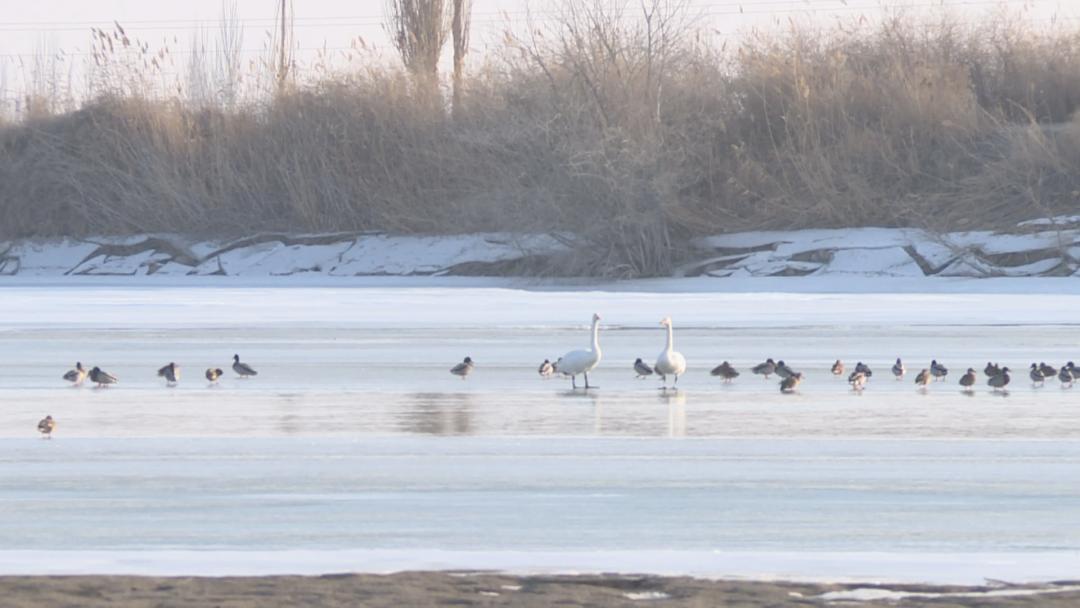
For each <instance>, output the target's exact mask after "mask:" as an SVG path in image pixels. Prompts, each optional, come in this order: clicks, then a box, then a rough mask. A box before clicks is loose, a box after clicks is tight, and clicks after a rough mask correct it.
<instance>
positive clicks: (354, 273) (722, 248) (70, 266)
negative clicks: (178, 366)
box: [0, 218, 1080, 285]
mask: <svg viewBox="0 0 1080 608" xmlns="http://www.w3.org/2000/svg"><path fill="white" fill-rule="evenodd" d="M691 245H692V249H693V251H695V252H696V253H695V254H694V257H695V259H694V260H692V261H690V262H688V263H686V264H683V265H682V266H680V267H679V268H677V269H676V270H675V271H674V272H673V276H674V277H700V278H703V279H715V278H731V279H738V278H764V277H771V278H787V277H813V278H815V279H825V278H831V279H833V280H834V281H835V283H834V284H837V285H843V284H845V283H850V282H851V279H853V278H860V279H862V278H871V277H875V278H890V279H926V278H927V277H934V278H939V277H940V278H992V277H998V278H1001V277H1025V278H1026V277H1072V276H1077V275H1078V274H1080V228H1077V227H1075V225H1074V224H1073V223H1071V221H1068V218H1064V219H1062V218H1049V219H1046V220H1045V221H1044V222H1043V223H1032V222H1025V223H1024V224H1023V225H1021V226H1018V227H1017V230H1016V231H1015V232H1011V233H995V232H989V231H979V232H957V233H948V234H933V233H930V232H926V231H923V230H913V229H900V228H858V229H842V230H840V229H837V230H798V231H789V232H743V233H733V234H725V235H720V236H714V237H708V238H701V239H696V240H695V241H693V242H692V243H691ZM563 255H572V253H571V252H569V250H568V249H567V247H566V245H565V244H564V243H563V241H562V240H561V239H560V238H558V237H557V236H553V235H537V234H506V233H483V234H471V235H457V236H391V235H386V234H358V233H336V234H323V235H284V234H260V235H255V236H251V237H246V238H243V239H236V240H231V241H194V240H191V239H186V238H183V237H179V236H176V235H145V236H134V237H122V238H108V237H101V238H88V239H84V240H75V239H52V240H20V241H13V242H7V243H2V242H0V276H8V277H23V278H26V277H37V278H48V277H54V278H59V277H80V276H84V277H97V278H100V277H134V276H137V277H149V276H153V277H158V278H179V277H215V278H219V277H238V278H245V279H249V280H250V279H267V280H274V281H280V280H281V279H282V278H284V277H288V278H290V279H301V277H303V279H301V280H311V278H312V277H325V278H355V277H515V276H517V277H520V276H527V275H529V274H530V273H532V272H535V271H536V270H537V269H538V268H541V267H543V268H546V269H548V270H550V269H551V268H558V267H559V264H558V263H557V258H558V256H563ZM717 283H721V282H717Z"/></svg>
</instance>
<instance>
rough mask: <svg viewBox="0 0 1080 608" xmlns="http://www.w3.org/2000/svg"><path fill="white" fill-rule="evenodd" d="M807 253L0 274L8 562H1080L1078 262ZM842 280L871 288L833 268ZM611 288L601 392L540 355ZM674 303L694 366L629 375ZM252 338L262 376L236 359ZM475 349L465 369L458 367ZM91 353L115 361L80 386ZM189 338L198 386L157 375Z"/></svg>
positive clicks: (718, 570) (1068, 565)
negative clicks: (338, 272)
mask: <svg viewBox="0 0 1080 608" xmlns="http://www.w3.org/2000/svg"><path fill="white" fill-rule="evenodd" d="M810 278H811V277H807V278H806V279H769V280H763V279H746V280H735V281H732V282H731V283H728V285H729V289H735V287H736V286H741V287H742V288H743V289H766V291H751V292H745V293H739V292H732V293H726V292H720V291H716V290H715V289H714V288H712V287H710V286H709V285H710V283H709V282H710V281H711V280H710V279H701V280H693V279H688V280H658V281H644V282H637V283H629V284H618V285H617V286H614V287H615V288H616V289H617V290H616V291H599V290H588V291H582V290H574V289H569V288H566V287H565V286H562V287H560V286H557V285H552V284H542V285H528V286H527V287H528V288H527V289H522V288H513V287H511V285H513V283H512V282H506V281H501V282H498V284H499V285H500V286H499V287H447V285H459V286H460V285H468V284H484V283H485V282H483V281H480V282H479V283H473V281H474V280H465V281H455V280H452V279H431V278H427V279H423V280H422V281H421V280H420V279H414V280H413V281H414V282H412V283H411V285H412V286H411V287H400V286H399V287H393V286H390V285H393V284H395V283H398V284H400V283H401V281H400V280H379V281H375V280H372V281H371V282H369V283H366V284H369V285H380V286H372V287H365V288H361V287H355V280H353V279H350V284H351V285H353V286H349V287H342V286H340V285H339V286H334V285H333V282H334V281H333V280H332V279H327V278H325V277H321V278H320V279H319V281H321V282H322V284H321V286H318V287H303V286H302V285H304V282H303V281H300V280H298V279H296V278H291V279H289V280H290V281H295V283H294V285H296V286H295V287H290V288H280V287H260V286H258V282H257V281H250V282H249V283H248V284H247V285H246V286H231V287H220V286H219V287H214V286H213V285H214V284H215V283H214V279H217V277H188V278H185V279H183V281H184V282H185V284H187V285H190V286H188V287H179V286H177V284H176V283H175V282H173V281H175V280H176V279H171V278H170V279H168V281H162V282H161V283H160V284H159V286H154V281H152V280H151V279H153V277H143V278H140V279H132V278H123V277H119V278H108V279H105V278H87V277H83V278H80V279H71V278H64V279H63V280H62V281H60V282H59V283H60V284H58V282H55V281H51V282H50V281H44V280H40V281H35V280H28V279H18V280H17V281H15V282H14V283H15V284H14V285H12V286H9V287H5V288H4V289H3V292H2V295H3V297H0V436H2V437H4V441H3V442H0V511H2V512H3V513H4V515H5V516H4V517H3V518H0V546H2V547H3V548H4V551H0V573H10V574H15V573H72V574H74V573H94V572H97V573H107V572H112V573H120V572H124V573H143V574H216V575H223V574H269V573H308V574H311V573H322V572H328V571H344V570H353V571H374V572H382V571H394V570H401V569H419V568H436V569H437V568H494V569H506V570H511V571H521V572H545V571H558V572H568V571H570V572H572V571H581V572H595V571H638V572H659V573H668V574H676V573H688V574H696V575H702V576H718V577H719V576H752V577H772V578H820V579H840V578H842V579H853V580H905V581H930V582H965V583H977V582H980V581H981V578H982V577H993V578H1001V579H1005V580H1010V581H1022V580H1050V579H1059V578H1066V577H1068V576H1071V575H1073V574H1075V572H1076V568H1077V567H1078V566H1080V563H1078V559H1080V558H1078V556H1080V520H1078V515H1077V509H1076V505H1077V504H1080V406H1078V401H1077V400H1078V399H1080V392H1076V391H1080V388H1078V389H1075V390H1063V389H1062V388H1061V387H1060V386H1059V385H1058V384H1057V383H1056V382H1048V383H1047V386H1046V387H1045V388H1040V389H1036V388H1032V387H1031V386H1030V384H1029V383H1026V382H1024V381H1023V378H1024V376H1023V371H1022V370H1023V369H1025V368H1026V366H1027V364H1028V363H1030V362H1032V361H1047V362H1050V363H1053V364H1054V365H1060V364H1061V363H1063V362H1064V361H1066V360H1069V359H1077V358H1078V357H1077V351H1076V348H1077V346H1076V345H1077V344H1080V325H1078V324H1077V323H1076V322H1075V321H1074V313H1075V311H1076V310H1077V308H1078V305H1080V285H1078V282H1076V281H1072V280H1069V279H1000V280H997V279H995V280H984V281H978V280H964V281H957V280H948V279H935V280H933V282H928V279H925V278H921V277H920V278H917V279H913V280H910V281H909V280H908V279H905V278H890V279H880V280H873V279H859V280H857V281H851V280H849V279H845V280H844V281H840V280H836V282H835V283H833V284H831V287H829V281H824V282H823V281H820V280H818V281H816V282H810V281H809V280H808V279H810ZM228 281H230V283H229V285H234V284H235V282H240V283H244V282H245V281H246V279H244V278H228ZM711 283H712V284H715V283H716V281H711ZM61 284H62V285H63V286H61ZM218 284H219V285H220V283H218ZM315 284H318V282H315ZM928 284H932V285H940V286H941V290H940V292H938V293H921V292H918V291H915V290H917V289H920V288H921V289H925V286H926V285H928ZM418 285H429V286H428V287H420V286H418ZM430 285H442V286H440V287H433V286H430ZM783 286H791V287H792V288H794V289H795V291H789V292H777V291H768V289H773V290H775V289H779V288H781V287H783ZM800 286H801V287H802V288H803V289H805V290H806V291H805V292H802V293H800V292H799V291H798V289H799V288H800ZM886 286H891V287H900V288H904V289H907V290H910V291H911V293H880V292H878V293H874V292H873V291H874V290H882V289H885V288H886ZM920 286H921V287H920ZM843 287H849V288H851V289H863V290H866V291H870V292H871V293H820V290H822V289H826V288H832V289H840V288H843ZM1040 290H1041V291H1042V293H1040ZM593 311H597V312H600V313H601V314H602V315H603V316H604V321H603V324H602V330H601V344H602V346H603V349H604V361H603V362H602V363H601V366H600V367H599V368H598V369H597V370H596V372H595V373H594V374H591V375H590V379H591V380H592V381H593V382H595V383H596V384H598V385H599V386H600V387H601V388H600V389H597V390H595V391H589V392H588V393H585V392H584V391H576V392H575V391H571V390H569V385H568V383H567V382H565V381H563V380H561V379H552V380H547V381H545V380H541V379H540V378H539V377H538V375H537V374H536V367H537V366H538V365H539V362H540V361H542V360H543V359H544V358H551V359H554V358H556V357H558V356H559V355H560V354H562V353H563V352H566V351H567V350H570V349H574V348H580V347H583V346H585V344H586V343H587V341H588V337H587V323H588V320H589V317H590V315H591V313H592V312H593ZM668 314H670V315H672V316H673V317H674V320H675V331H676V334H675V336H676V348H677V349H679V350H680V351H681V352H683V353H684V354H685V355H686V357H687V359H688V360H689V364H690V367H689V370H688V372H687V374H686V375H685V376H684V377H683V378H681V379H680V380H679V386H680V390H678V391H661V390H658V382H657V381H656V380H641V381H638V380H635V379H633V377H632V374H631V372H630V365H631V362H632V361H633V360H634V358H636V357H643V358H645V359H646V360H647V361H651V360H654V359H655V357H656V355H657V354H658V353H659V351H660V350H661V349H662V348H663V341H664V335H663V331H662V330H661V328H660V327H659V325H658V321H659V319H660V317H662V316H664V315H668ZM233 353H239V354H240V356H241V358H242V359H243V360H245V361H246V362H248V363H250V364H252V365H253V366H254V367H256V368H257V369H258V370H259V371H260V375H259V376H257V377H255V378H251V379H247V380H240V379H237V378H235V377H233V374H232V373H231V372H230V371H229V363H230V361H231V356H232V354H233ZM465 355H470V356H472V357H473V358H474V359H475V360H476V361H477V363H478V368H477V371H476V373H475V374H474V375H473V376H472V377H470V378H469V379H468V380H467V381H461V380H459V379H457V378H455V377H453V376H451V375H450V374H449V373H448V372H447V370H448V369H449V367H450V366H451V365H453V364H454V363H456V362H458V361H460V360H461V358H462V357H464V356H465ZM769 356H771V357H774V358H783V359H785V360H786V361H787V362H789V363H790V364H791V365H793V366H794V367H795V368H796V369H799V370H801V371H804V372H805V373H806V375H807V379H806V381H805V382H804V383H803V385H802V386H801V387H800V392H799V393H798V394H795V395H781V394H780V393H779V391H778V390H777V386H776V382H775V381H774V380H769V381H766V380H763V379H760V378H755V377H751V375H750V374H749V373H748V367H749V366H750V365H752V364H754V363H757V362H759V361H761V360H762V359H764V358H765V357H769ZM896 356H902V357H904V358H905V361H906V362H907V365H908V367H909V368H910V369H911V370H912V373H914V372H915V371H917V370H918V369H919V368H921V367H925V366H927V365H928V363H929V360H930V359H931V358H936V359H938V360H939V361H942V362H944V363H946V364H947V365H949V366H950V368H951V370H952V373H951V374H950V376H949V379H948V382H943V383H936V384H934V385H932V386H931V387H929V389H928V390H926V391H925V392H923V391H917V390H916V389H915V386H914V385H913V383H912V381H911V379H910V378H909V379H906V380H904V381H902V382H897V381H894V380H892V379H891V378H889V377H888V376H889V374H888V366H889V365H891V363H892V360H893V359H894V358H895V357H896ZM838 357H839V358H843V359H844V360H845V361H846V362H847V363H848V365H849V366H852V365H853V364H854V362H855V361H856V360H862V361H865V362H867V363H869V364H870V365H871V367H872V368H874V369H875V371H876V374H875V376H874V378H873V380H872V381H871V383H870V385H869V387H868V388H867V390H866V391H864V392H863V393H862V394H856V393H852V392H851V391H850V390H849V388H848V386H847V384H846V383H845V382H844V381H843V380H842V379H837V378H834V377H832V376H831V375H830V374H829V373H828V371H827V370H828V367H829V365H830V364H831V363H832V361H833V360H834V359H836V358H838ZM723 359H727V360H730V361H731V362H732V363H733V364H735V366H736V367H738V368H739V369H740V370H742V371H743V376H741V377H740V378H739V379H738V380H737V381H736V383H735V384H733V385H731V386H725V385H722V384H721V383H719V382H718V381H717V380H716V379H715V378H713V377H711V376H709V375H708V370H709V369H710V368H711V367H712V366H714V365H715V364H717V363H719V362H720V361H721V360H723ZM76 360H81V361H83V363H85V364H89V365H95V364H96V365H101V366H102V367H104V368H105V369H107V370H108V371H110V372H113V373H114V374H116V375H117V376H119V377H120V384H119V385H117V386H115V387H111V388H108V389H100V390H98V389H93V388H90V387H83V388H71V387H68V386H65V385H64V383H63V381H62V380H60V375H61V374H62V373H63V372H64V371H66V370H67V369H68V368H69V367H70V366H71V365H73V364H74V362H75V361H76ZM987 360H993V361H998V362H1001V363H1003V364H1007V365H1010V366H1011V367H1013V368H1014V369H1017V370H1019V371H1018V373H1017V375H1016V376H1015V380H1014V384H1013V386H1012V387H1011V388H1012V390H1011V391H1010V392H1009V393H1008V394H1007V395H995V394H993V393H992V392H991V391H990V390H989V388H988V387H986V386H985V384H984V380H983V378H982V377H980V381H979V385H978V390H977V391H975V393H974V394H973V395H964V394H961V393H960V391H959V390H958V387H957V386H956V384H955V383H956V379H957V378H958V377H959V375H960V374H961V373H962V371H963V369H964V368H966V367H967V366H972V367H975V368H976V369H979V370H981V369H982V367H983V365H985V363H986V361H987ZM169 361H176V362H177V363H179V364H180V365H181V366H182V376H181V382H180V385H179V386H178V387H175V388H166V387H165V386H164V384H163V381H162V380H161V379H159V378H157V377H156V376H155V374H154V372H155V370H156V369H157V368H158V367H160V366H161V365H164V364H165V363H167V362H169ZM210 366H214V367H222V368H224V369H226V371H227V374H226V378H225V379H224V380H223V381H222V382H221V385H220V386H217V387H214V388H210V387H208V386H207V383H206V382H205V381H204V380H203V379H202V371H203V370H204V369H205V368H206V367H210ZM45 414H51V415H53V416H54V417H55V418H56V420H57V422H58V426H57V431H56V437H55V438H54V439H52V440H48V441H46V440H42V439H38V438H36V437H35V435H36V430H35V425H36V423H37V420H38V419H40V418H41V417H43V416H44V415H45Z"/></svg>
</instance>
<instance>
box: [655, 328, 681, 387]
mask: <svg viewBox="0 0 1080 608" xmlns="http://www.w3.org/2000/svg"><path fill="white" fill-rule="evenodd" d="M660 326H661V327H663V328H665V329H666V330H667V344H666V345H665V346H664V350H662V351H660V355H659V356H658V357H657V358H656V363H655V364H654V365H653V370H655V371H656V373H657V375H659V376H660V381H661V382H663V383H664V384H665V385H666V384H667V377H668V376H675V381H674V382H673V383H672V386H674V385H676V384H678V383H679V376H681V375H683V372H685V371H686V357H684V356H683V354H682V353H680V352H678V351H676V350H675V329H674V328H673V327H672V324H671V317H664V318H663V319H660Z"/></svg>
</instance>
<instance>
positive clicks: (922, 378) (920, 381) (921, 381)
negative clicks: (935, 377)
mask: <svg viewBox="0 0 1080 608" xmlns="http://www.w3.org/2000/svg"><path fill="white" fill-rule="evenodd" d="M915 384H917V385H919V386H921V387H923V388H925V387H926V386H927V385H928V384H930V370H928V369H926V368H923V370H922V371H921V372H919V374H918V375H917V376H915Z"/></svg>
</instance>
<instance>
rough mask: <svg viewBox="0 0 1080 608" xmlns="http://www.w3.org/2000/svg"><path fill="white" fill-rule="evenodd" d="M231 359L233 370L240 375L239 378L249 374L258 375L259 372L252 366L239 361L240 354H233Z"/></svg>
mask: <svg viewBox="0 0 1080 608" xmlns="http://www.w3.org/2000/svg"><path fill="white" fill-rule="evenodd" d="M232 360H233V364H232V368H233V371H234V372H236V374H237V375H238V376H240V377H241V378H247V377H249V376H258V375H259V372H257V371H255V370H254V369H252V367H251V366H250V365H248V364H247V363H241V362H240V355H233V356H232Z"/></svg>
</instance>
